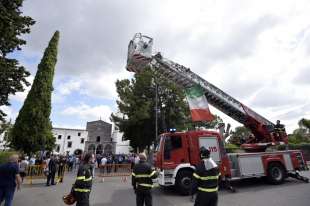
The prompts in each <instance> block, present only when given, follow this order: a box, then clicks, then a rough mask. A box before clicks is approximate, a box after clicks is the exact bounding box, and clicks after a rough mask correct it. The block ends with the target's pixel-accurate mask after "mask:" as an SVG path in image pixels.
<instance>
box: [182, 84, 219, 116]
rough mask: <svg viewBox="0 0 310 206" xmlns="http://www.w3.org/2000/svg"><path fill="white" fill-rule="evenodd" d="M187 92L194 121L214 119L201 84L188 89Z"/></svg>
mask: <svg viewBox="0 0 310 206" xmlns="http://www.w3.org/2000/svg"><path fill="white" fill-rule="evenodd" d="M185 93H186V99H187V101H188V104H189V108H190V110H191V115H192V120H193V121H194V122H198V121H212V120H213V119H214V116H213V115H212V114H211V112H210V109H209V104H208V101H207V98H206V96H205V94H204V91H203V89H202V87H201V86H200V85H196V86H193V87H191V88H188V89H186V90H185Z"/></svg>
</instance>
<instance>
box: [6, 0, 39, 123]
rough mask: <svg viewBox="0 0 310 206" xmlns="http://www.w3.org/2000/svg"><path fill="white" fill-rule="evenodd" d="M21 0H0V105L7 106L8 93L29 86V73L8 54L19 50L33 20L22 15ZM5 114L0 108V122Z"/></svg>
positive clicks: (22, 89)
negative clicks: (23, 35) (27, 78)
mask: <svg viewBox="0 0 310 206" xmlns="http://www.w3.org/2000/svg"><path fill="white" fill-rule="evenodd" d="M22 4H23V0H1V1H0V36H1V38H0V106H3V105H6V106H9V105H10V103H9V95H10V94H15V93H16V92H22V91H24V86H29V83H28V82H27V80H26V77H27V76H29V75H30V73H29V72H28V71H27V70H26V69H25V68H24V67H23V66H21V65H19V62H18V61H17V60H16V59H14V58H9V57H8V54H10V53H12V52H13V51H15V50H20V49H21V46H22V45H24V44H26V41H25V40H24V39H22V38H21V35H22V34H26V33H29V32H30V26H31V25H33V24H34V23H35V21H34V20H33V19H32V18H31V17H29V16H23V15H22V12H21V10H20V8H21V7H22ZM5 116H6V114H5V113H4V111H2V110H1V109H0V122H4V121H5V119H4V117H5Z"/></svg>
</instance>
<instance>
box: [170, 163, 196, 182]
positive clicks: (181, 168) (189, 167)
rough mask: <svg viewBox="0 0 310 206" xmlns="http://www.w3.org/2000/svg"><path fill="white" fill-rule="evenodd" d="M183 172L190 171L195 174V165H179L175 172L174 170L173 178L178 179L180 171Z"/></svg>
mask: <svg viewBox="0 0 310 206" xmlns="http://www.w3.org/2000/svg"><path fill="white" fill-rule="evenodd" d="M183 170H190V171H192V172H194V171H195V167H194V166H193V165H191V164H189V163H185V164H179V165H178V166H177V167H176V168H175V170H174V172H173V177H174V178H176V177H177V175H178V173H179V172H180V171H183Z"/></svg>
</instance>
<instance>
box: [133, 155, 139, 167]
mask: <svg viewBox="0 0 310 206" xmlns="http://www.w3.org/2000/svg"><path fill="white" fill-rule="evenodd" d="M139 162H140V158H139V155H135V160H134V163H135V165H136V164H138V163H139Z"/></svg>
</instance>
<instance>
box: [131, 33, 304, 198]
mask: <svg viewBox="0 0 310 206" xmlns="http://www.w3.org/2000/svg"><path fill="white" fill-rule="evenodd" d="M152 45H153V39H152V38H151V37H148V36H144V35H142V34H141V33H138V34H136V35H135V36H134V38H133V39H132V40H131V41H130V43H129V46H128V58H127V70H128V71H131V72H136V73H139V72H141V71H142V70H143V69H145V68H146V67H147V66H151V67H152V68H153V69H155V70H157V73H158V74H160V78H164V79H167V80H168V81H173V82H174V83H175V84H176V85H177V86H179V87H180V88H182V89H186V88H190V87H193V86H195V85H200V87H202V89H203V90H204V93H205V96H206V98H207V100H208V102H209V104H211V105H212V106H214V107H215V108H217V109H218V110H220V111H222V112H223V113H225V114H226V115H228V116H229V117H231V118H232V119H234V120H236V121H238V122H240V123H241V124H243V125H244V126H245V127H247V128H249V129H250V130H251V132H252V133H253V135H254V137H253V138H250V139H248V140H247V142H245V143H244V144H242V145H241V147H242V148H243V149H244V150H245V152H241V153H227V152H226V150H225V147H224V138H223V134H222V133H221V132H217V131H208V130H198V131H197V130H196V131H186V132H176V131H173V132H167V133H164V134H161V135H160V136H159V144H158V145H157V148H156V150H155V157H154V158H155V166H156V167H157V168H159V169H160V174H159V177H158V183H159V185H161V186H172V185H175V186H176V187H177V189H178V190H179V192H180V193H181V194H188V193H189V190H190V187H191V179H192V174H193V172H194V170H195V165H197V164H198V163H199V162H200V158H199V148H200V147H202V146H204V147H205V148H208V149H209V150H210V152H211V157H212V158H213V160H214V161H216V162H217V164H218V165H219V168H220V171H221V181H222V182H224V183H225V185H227V186H228V188H230V189H232V187H231V186H230V182H231V181H233V180H240V179H245V178H253V177H267V179H268V180H269V181H270V182H271V183H273V184H280V183H282V182H283V181H284V180H285V178H287V177H293V178H297V179H300V180H302V181H305V182H309V179H308V178H306V177H303V176H301V175H300V174H299V171H303V170H308V167H307V164H306V161H305V159H304V156H303V154H302V152H301V151H299V150H284V151H277V150H275V149H273V150H272V149H269V150H267V151H266V149H267V148H272V147H270V146H276V145H280V144H286V145H287V143H288V137H287V134H286V132H285V130H281V131H278V130H276V127H277V125H275V124H273V123H272V122H271V121H269V120H267V119H266V118H264V117H263V116H261V115H259V114H258V113H256V112H255V111H253V110H252V109H250V108H249V107H247V106H245V105H244V104H242V103H241V102H239V101H238V100H236V99H235V98H233V97H231V96H230V95H228V94H227V93H225V92H223V91H222V90H220V89H219V88H217V87H216V86H214V85H213V84H211V83H210V82H208V81H206V80H205V79H203V78H202V77H200V76H199V75H197V74H196V73H194V72H192V71H191V70H190V69H189V68H186V67H184V66H182V65H180V64H178V63H176V62H173V61H171V60H169V59H166V58H164V57H163V56H162V55H161V54H160V53H156V54H155V55H153V54H152Z"/></svg>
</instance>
